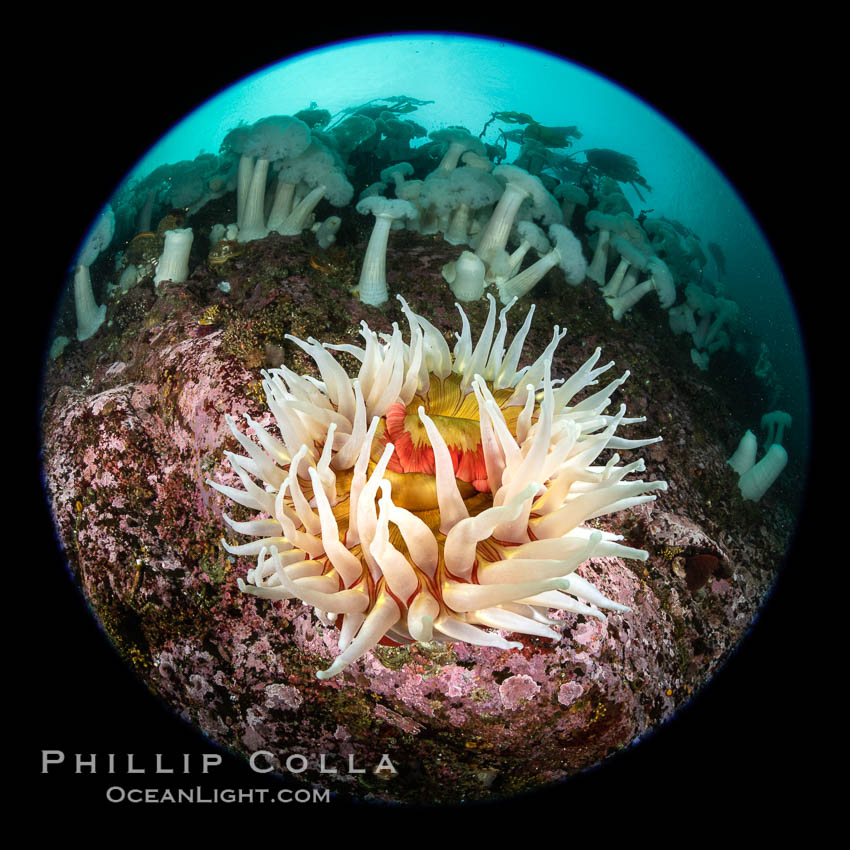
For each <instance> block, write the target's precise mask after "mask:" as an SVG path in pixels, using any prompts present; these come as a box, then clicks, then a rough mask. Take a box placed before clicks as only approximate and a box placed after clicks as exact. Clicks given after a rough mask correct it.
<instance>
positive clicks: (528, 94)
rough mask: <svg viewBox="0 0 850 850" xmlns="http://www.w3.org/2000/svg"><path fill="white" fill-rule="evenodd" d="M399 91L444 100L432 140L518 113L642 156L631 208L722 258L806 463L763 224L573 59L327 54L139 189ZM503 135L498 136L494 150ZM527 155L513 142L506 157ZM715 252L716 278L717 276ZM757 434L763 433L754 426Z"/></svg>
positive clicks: (190, 128)
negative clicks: (252, 129) (681, 229)
mask: <svg viewBox="0 0 850 850" xmlns="http://www.w3.org/2000/svg"><path fill="white" fill-rule="evenodd" d="M400 94H404V95H407V96H409V97H411V98H415V99H417V100H420V101H433V103H428V104H426V105H424V106H422V107H420V108H419V109H418V110H417V111H416V112H415V113H413V114H412V115H411V116H410V117H411V118H413V119H415V120H416V122H417V123H419V124H422V125H423V126H425V127H426V128H427V129H428V130H429V131H432V130H434V129H438V128H441V127H445V126H449V125H458V124H459V125H462V126H464V127H466V128H468V129H469V130H470V131H471V132H472V133H473V134H477V133H479V132H480V131H481V130H482V128H483V127H484V125H485V124H486V122H487V121H488V120H489V119H490V117H491V115H492V113H493V112H497V111H506V110H521V111H523V112H526V113H529V114H530V115H531V116H533V117H534V119H535V120H536V121H537V122H539V123H541V124H543V125H548V126H565V125H575V126H577V127H578V128H579V130H580V131H581V133H582V134H583V135H582V138H581V139H579V140H577V141H576V142H575V144H574V148H573V150H571V151H570V153H573V152H576V160H577V161H579V162H581V161H582V156H581V153H580V151H581V150H583V149H589V148H610V149H614V150H617V151H619V152H622V153H625V154H628V155H629V156H632V157H634V159H635V160H636V161H637V163H638V164H639V168H640V173H641V174H642V175H643V177H644V178H645V179H646V181H647V182H648V184H649V185H650V186H651V187H652V191H651V193H648V194H647V193H644V197H645V200H644V201H641V200H640V199H639V198H638V196H637V195H636V194H635V191H634V189H633V188H632V187H631V186H629V185H627V184H622V185H621V188H622V190H623V192H624V194H625V195H626V197H627V199H628V200H629V202H630V203H631V204H632V205H633V207H634V209H635V210H636V211H637V210H641V209H651V210H652V215H653V216H664V217H666V218H670V219H674V220H676V221H678V222H681V223H682V224H683V225H685V226H686V227H687V228H689V229H691V230H693V231H694V232H695V233H696V234H697V235H698V236H699V238H700V240H701V242H702V245H703V246H706V245H708V243H715V244H717V245H719V246H720V247H721V248H722V251H723V254H724V255H725V258H726V264H725V265H726V269H727V273H726V275H725V276H722V277H721V283H722V284H723V286H724V288H725V292H724V295H725V297H728V298H731V299H732V300H734V301H736V302H737V303H738V304H739V306H740V308H741V311H742V320H741V323H742V325H744V326H745V327H746V328H747V329H748V330H750V331H752V332H753V333H754V334H755V336H756V337H757V338H758V339H759V340H761V341H763V342H764V343H765V344H766V345H767V347H768V349H769V352H770V360H771V362H772V364H773V367H774V369H775V371H776V373H777V375H778V376H779V383H780V385H781V389H780V390H778V391H777V393H776V394H775V396H774V399H773V401H774V405H773V406H774V407H780V408H782V409H784V410H787V411H788V412H790V413H791V414H792V416H793V419H794V427H793V428H792V431H791V433H790V434H789V435H788V438H787V439H788V445H789V446H790V447H792V448H791V451H792V456H794V457H797V458H799V459H800V460H802V457H803V455H805V453H806V452H807V447H808V445H809V435H808V422H809V409H808V380H807V375H806V365H805V356H804V353H803V342H802V337H801V332H800V327H799V323H798V321H797V316H796V313H795V309H794V306H793V303H792V301H791V298H790V296H789V291H788V287H787V285H786V282H785V281H784V279H783V275H782V271H781V270H780V267H779V265H778V264H777V261H776V259H775V256H774V254H773V252H772V250H771V247H770V245H769V244H768V242H767V240H766V238H765V236H764V234H763V233H762V231H761V229H760V227H759V225H758V223H757V222H756V220H755V219H754V218H753V216H752V214H751V213H750V212H749V210H748V209H747V207H746V205H745V204H744V202H743V201H742V199H741V197H740V196H739V194H738V193H737V192H736V190H735V188H734V187H733V186H732V185H731V184H730V183H729V181H728V180H727V179H726V178H725V177H724V175H723V174H722V173H721V172H720V171H719V170H718V169H717V168H716V167H715V166H714V164H713V163H712V162H711V161H710V159H709V158H708V157H707V156H706V155H705V154H704V153H703V152H702V151H701V150H700V148H699V147H698V145H697V144H695V142H694V141H692V140H691V139H689V138H688V137H687V136H686V135H684V134H683V133H682V132H681V131H680V130H678V129H677V128H676V126H675V125H674V124H672V123H671V122H670V121H668V120H667V119H666V118H665V117H664V116H662V115H661V114H659V113H658V112H657V111H656V110H655V109H653V108H652V107H650V106H648V105H647V104H646V103H644V102H643V101H642V100H640V99H639V98H637V97H635V96H634V95H632V94H631V93H629V92H628V91H625V90H624V89H623V88H621V87H620V86H618V85H615V84H613V83H611V82H610V81H608V80H607V79H605V78H604V77H602V76H600V75H598V74H596V73H594V72H592V71H590V70H588V69H586V68H583V67H581V66H579V65H576V64H574V63H572V62H569V61H566V60H564V59H562V58H560V57H557V56H553V55H551V54H548V53H544V52H541V51H538V50H535V49H533V48H530V47H526V46H522V45H517V44H511V43H507V42H504V41H496V40H492V39H486V38H475V37H470V36H466V35H454V34H446V33H440V34H404V35H389V36H379V37H375V38H364V39H360V40H354V41H349V42H344V43H340V44H334V45H330V46H327V47H324V48H321V49H317V50H313V51H309V52H306V53H302V54H300V55H297V56H294V57H291V58H289V59H286V60H284V61H282V62H280V63H278V64H276V65H272V66H269V67H267V68H265V69H262V70H259V71H258V72H257V73H255V74H253V75H251V76H249V77H246V78H245V79H243V80H241V81H239V82H237V83H235V84H234V85H232V86H231V87H230V88H228V89H227V90H225V91H223V92H221V93H220V94H218V95H216V96H215V97H213V98H211V99H210V100H208V101H207V102H206V103H204V104H203V105H202V106H200V107H199V108H197V109H196V110H195V111H194V112H192V113H191V114H190V115H188V116H187V117H186V118H185V119H184V120H183V121H182V122H180V123H179V124H178V125H177V126H175V127H174V128H173V130H171V131H170V132H169V133H167V134H166V135H165V136H164V137H163V138H162V139H161V140H160V141H159V142H158V143H157V144H155V145H154V146H153V147H152V148H151V150H150V151H149V152H148V153H147V154H146V155H145V156H144V157H143V158H142V159H141V160H140V161H139V162H138V163H137V164H136V166H135V167H134V168H133V169H132V171H131V174H130V175H129V177H130V179H141V178H143V177H145V176H146V175H147V174H149V173H150V172H151V171H152V170H153V169H154V168H156V167H157V166H160V165H162V164H165V163H175V162H179V161H181V160H191V159H194V158H195V157H196V156H197V155H198V154H199V153H202V152H210V153H217V152H218V150H219V147H220V145H221V142H222V140H223V139H224V137H225V136H226V134H227V133H228V132H229V131H230V130H232V129H233V128H234V127H235V126H236V125H238V124H239V123H248V124H250V123H253V122H254V121H256V120H258V119H259V118H262V117H265V116H267V115H273V114H277V115H281V114H283V115H291V114H294V113H296V112H298V111H299V110H302V109H305V108H307V107H308V106H309V105H310V104H311V103H316V104H318V105H319V107H321V108H323V109H327V110H329V111H330V112H331V113H332V114H334V115H336V114H337V113H339V112H340V111H341V110H344V109H347V108H350V107H352V106H356V105H358V104H360V103H365V102H367V101H370V100H372V99H375V98H387V97H391V96H394V95H400ZM506 129H512V128H510V127H508V128H506ZM494 138H495V133H494V132H493V131H492V130H491V132H490V133H489V134H488V136H487V137H486V140H487V141H494ZM427 141H428V139H427V138H425V139H419V140H415V141H414V145H415V144H423V143H425V142H427ZM518 152H519V146H518V145H517V144H515V143H509V144H508V146H507V156H506V158H505V161H506V162H511V161H512V160H513V159H514V158H515V157H516V155H517V153H518ZM359 188H360V187H358V190H359ZM706 253H708V252H706ZM708 256H709V262H708V265H707V266H706V276H707V277H708V278H711V279H713V280H717V278H718V276H719V275H718V269H717V266H716V264H715V262H714V260H713V258H712V256H711V255H710V254H708ZM681 298H682V296H681V295H680V300H681ZM765 412H766V411H765ZM758 424H759V423H758V422H753V423H752V427H753V428H754V430H755V429H757V427H758ZM803 465H804V464H803Z"/></svg>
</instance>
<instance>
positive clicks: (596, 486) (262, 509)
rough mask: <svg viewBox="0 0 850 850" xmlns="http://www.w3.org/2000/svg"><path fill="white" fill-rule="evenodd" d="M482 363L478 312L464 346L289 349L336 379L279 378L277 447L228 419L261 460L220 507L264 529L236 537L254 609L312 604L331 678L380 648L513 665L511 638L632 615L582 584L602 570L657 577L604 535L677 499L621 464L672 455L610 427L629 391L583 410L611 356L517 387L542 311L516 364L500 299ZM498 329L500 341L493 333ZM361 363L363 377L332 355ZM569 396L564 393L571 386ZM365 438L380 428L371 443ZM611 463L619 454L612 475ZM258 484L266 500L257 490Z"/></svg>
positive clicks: (233, 459) (422, 325)
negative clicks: (416, 647)
mask: <svg viewBox="0 0 850 850" xmlns="http://www.w3.org/2000/svg"><path fill="white" fill-rule="evenodd" d="M488 298H489V300H490V310H489V314H488V317H487V320H486V322H485V325H484V329H483V331H482V333H481V335H480V337H479V339H478V341H477V342H476V343H475V344H474V345H473V339H472V336H471V333H470V328H469V322H468V320H467V318H466V315H465V313H464V312H463V309H462V308H461V307H460V305H457V306H458V309H459V310H460V316H461V332H460V334H458V335H457V344H456V345H455V347H454V350H453V351H450V350H449V347H448V344H447V343H446V340H445V338H444V337H443V335H442V334H441V333H440V332H439V331H438V330H437V328H435V327H434V326H433V325H432V324H431V323H430V322H429V321H428V320H427V319H425V318H424V317H422V316H419V315H417V314H416V313H414V312H413V311H412V310H411V309H410V307H409V306H408V304H407V302H406V301H405V300H404V299H403V298H401V296H399V300H400V301H401V304H402V309H403V311H404V314H405V316H406V318H407V321H408V325H409V341H408V342H405V341H404V340H403V338H402V333H401V331H400V330H399V328H398V325H397V324H394V325H393V331H392V334H390V335H387V334H377V333H375V332H374V331H372V330H371V329H370V328H369V327H368V325H367V324H366V323H365V322H363V323H361V335H362V336H363V339H364V346H363V347H362V348H361V347H358V346H354V345H348V344H346V345H328V344H324V345H323V344H320V343H319V342H317V341H316V340H314V339H312V338H310V339H308V340H307V341H306V342H305V341H304V340H301V339H298V338H296V337H289V338H290V339H291V340H292V341H293V342H294V343H296V344H297V345H298V346H300V347H301V348H302V349H303V350H304V351H305V352H307V353H308V354H309V355H310V356H311V357H312V358H313V360H314V361H315V363H316V366H317V367H318V370H319V373H320V375H321V380H317V379H314V378H311V377H309V376H299V375H296V374H295V373H294V372H292V371H291V370H290V369H288V368H287V367H286V366H281V367H280V368H279V369H272V370H270V371H268V372H264V373H263V388H264V390H265V394H266V398H267V401H268V406H269V409H270V410H271V413H272V414H273V416H274V418H275V420H276V423H277V428H278V431H279V436H276V435H274V434H272V433H270V431H268V430H267V429H266V428H265V427H263V426H262V425H260V424H259V423H257V422H254V421H253V420H252V419H251V418H250V417H249V416H246V420H247V423H248V426H249V428H250V429H252V430H253V437H254V438H253V439H251V438H250V437H249V436H247V435H246V434H245V433H243V432H242V431H241V430H239V429H238V428H237V427H236V423H235V422H234V421H233V420H232V419H231V418H230V417H227V422H228V425H229V427H230V429H231V431H232V433H233V435H234V437H235V438H236V440H237V441H238V443H239V445H240V446H241V447H242V448H243V449H244V451H245V452H246V454H245V455H237V454H234V453H227V456H228V459H229V461H230V465H231V467H232V468H233V471H234V472H235V473H236V475H237V476H238V477H239V479H240V480H241V482H242V485H243V487H244V489H239V488H236V487H231V486H227V485H224V484H220V483H217V482H214V481H209V482H208V483H209V484H210V485H211V486H212V487H214V488H215V489H216V490H218V491H219V492H220V493H222V494H223V495H225V496H227V497H228V498H230V499H232V500H233V501H234V502H237V503H238V504H240V505H243V506H245V507H246V508H249V509H251V510H254V511H258V512H259V513H260V514H261V516H258V517H256V518H254V519H252V520H249V521H245V522H237V521H235V520H233V519H231V518H230V517H229V516H227V515H225V517H224V518H225V520H226V521H227V523H228V524H229V525H230V527H231V528H232V529H233V530H234V531H236V532H237V533H240V534H245V535H248V536H252V537H255V538H258V539H256V540H254V541H252V542H249V543H245V544H242V545H231V544H229V543H228V542H227V541H226V540H222V544H223V546H224V548H225V549H226V550H227V551H228V552H230V553H232V554H234V555H246V556H256V557H257V562H256V566H255V567H254V568H253V569H251V570H249V571H248V574H247V577H246V579H247V581H243V580H242V579H239V581H238V584H239V588H240V590H242V591H243V592H245V593H248V594H252V595H254V596H259V597H263V598H267V599H279V600H285V599H297V600H301V601H302V602H304V603H305V604H307V605H311V606H313V607H314V608H315V612H316V615H317V616H318V618H319V619H320V620H321V622H322V623H323V624H324V625H325V626H328V627H330V626H337V627H338V628H339V650H340V654H339V655H338V656H337V657H336V658H335V659H334V661H333V663H332V664H331V665H330V667H328V668H327V669H326V670H321V671H319V672H318V673H317V675H318V676H319V678H322V679H324V678H329V677H330V676H333V675H335V674H337V673H339V672H340V671H341V670H343V669H344V668H345V667H347V666H348V665H350V664H352V663H353V662H355V661H356V660H357V659H358V658H360V657H361V656H362V655H364V654H365V653H366V652H368V651H369V650H370V649H372V648H373V647H375V646H376V645H377V644H378V643H379V642H394V643H407V642H412V641H439V642H452V641H464V642H467V643H470V644H476V645H480V646H495V647H500V648H502V649H513V648H519V647H521V646H522V644H520V643H518V642H516V641H509V640H507V639H506V638H505V637H504V636H503V634H501V632H513V633H518V634H529V635H537V636H541V637H547V638H552V639H553V640H558V639H559V638H560V633H559V632H558V631H557V630H556V628H555V627H556V626H557V625H558V622H557V620H553V619H552V618H551V617H550V616H549V614H548V612H549V611H550V610H551V609H555V610H563V611H570V612H576V613H583V614H586V615H589V616H593V617H597V618H600V619H604V615H603V614H602V613H601V611H600V610H599V609H609V610H614V611H626V610H628V608H627V607H626V606H624V605H621V604H619V603H617V602H615V601H613V600H611V599H608V598H606V597H605V596H604V595H603V594H602V593H601V592H600V591H599V590H598V589H597V588H596V587H594V585H593V584H591V583H590V582H589V581H587V580H585V579H582V578H581V577H580V576H578V575H577V574H576V573H575V570H576V569H577V567H578V566H579V565H580V564H581V563H583V562H584V561H585V560H587V559H588V558H590V557H591V556H596V557H602V556H608V557H611V556H614V557H622V558H638V559H643V560H645V559H646V557H647V553H646V552H645V551H642V550H639V549H633V548H630V547H628V546H625V545H622V544H621V543H619V542H618V541H619V540H621V539H622V538H620V537H618V536H616V535H614V534H610V533H606V532H600V531H597V530H594V529H592V528H588V527H587V526H585V525H584V523H586V522H587V521H588V520H590V519H593V518H595V517H599V516H601V515H603V514H607V513H613V512H615V511H619V510H622V509H624V508H628V507H631V506H633V505H637V504H640V503H642V502H646V501H650V500H653V499H655V495H654V491H658V490H664V489H666V487H667V485H666V483H665V482H663V481H643V480H627V476H628V475H629V474H630V473H632V472H640V471H643V470H644V468H645V467H644V464H643V461H642V460H638V461H634V462H632V463H629V464H626V465H619V461H620V457H619V454H617V453H616V450H618V449H633V448H638V447H640V446H644V445H647V444H648V443H652V442H656V440H658V439H660V437H659V438H655V439H649V440H625V439H623V438H620V437H617V436H615V432H616V430H617V428H618V427H619V426H620V425H624V424H630V423H633V422H639V421H642V418H640V419H626V418H625V405H621V407H620V409H619V410H618V412H617V413H616V414H613V415H611V414H606V413H605V412H604V411H605V410H606V408H607V407H608V406H609V405H610V403H611V395H612V393H613V392H614V391H615V390H616V389H617V387H619V386H620V385H621V384H622V383H623V382H624V381H625V380H626V378H627V377H628V372H626V373H625V375H623V376H622V377H620V378H616V379H614V380H613V381H611V382H610V383H608V384H607V385H606V386H605V387H604V388H603V389H601V390H599V391H597V392H594V393H593V394H591V395H589V396H587V397H585V398H583V399H582V400H581V401H575V398H576V396H577V395H578V394H579V393H580V392H581V391H582V390H584V389H585V388H586V387H588V386H591V385H594V384H596V383H597V379H598V377H599V376H600V375H602V374H603V373H604V372H606V371H607V370H608V369H609V368H610V367H611V366H612V365H613V363H607V364H605V365H603V366H597V365H596V364H597V363H598V361H599V358H600V354H601V350H600V349H596V351H595V352H594V354H593V355H592V356H591V357H590V359H589V360H588V361H587V362H586V363H584V364H583V365H582V366H581V367H580V368H579V369H578V371H576V372H575V374H573V375H572V376H571V377H570V378H569V379H567V380H566V381H563V382H558V381H553V380H552V376H551V366H552V358H553V355H554V352H555V349H556V348H557V346H558V343H559V342H560V340H561V339H562V338H563V336H564V334H565V333H566V331H563V332H562V331H561V330H560V329H559V328H558V327H557V326H555V329H554V333H553V337H552V341H551V342H550V343H549V345H548V346H547V347H546V348H545V349H544V351H543V352H542V353H541V354H540V356H539V357H538V358H537V360H535V361H534V362H533V363H532V364H531V365H529V366H525V367H522V368H519V362H520V358H521V354H522V348H523V344H524V341H525V338H526V336H527V334H528V330H529V328H530V326H531V319H532V316H533V313H534V307H533V306H532V307H531V309H530V310H529V311H528V313H527V315H526V317H525V321H524V323H523V325H522V327H521V328H520V330H519V332H518V333H517V334H516V336H515V337H514V338H513V341H512V342H511V343H510V345H507V322H506V315H507V313H508V311H509V310H510V308H511V307H512V306H513V304H514V303H515V301H516V299H513V300H512V301H511V303H510V304H508V305H507V306H506V307H504V308H503V309H502V310H501V311H500V312H499V314H498V318H497V314H496V303H495V299H494V298H493V297H492V296H491V295H488ZM497 323H498V330H497V329H496V326H497ZM334 350H336V351H343V352H346V353H347V354H350V355H352V356H354V357H355V358H356V359H357V360H358V361H359V362H360V369H359V372H358V375H357V377H356V378H351V377H349V375H348V374H347V373H346V372H345V370H344V369H343V368H342V366H341V365H340V364H339V362H338V361H337V360H336V359H335V357H334V356H333V355H332V353H331V352H332V351H334ZM556 384H559V385H557V386H556ZM367 423H368V424H367ZM606 449H613V450H614V453H613V454H612V455H611V456H610V457H609V458H608V460H607V461H606V462H605V463H604V464H602V465H599V464H598V463H597V461H598V459H599V456H600V455H601V454H602V452H603V451H604V450H606ZM257 482H260V483H257Z"/></svg>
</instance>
